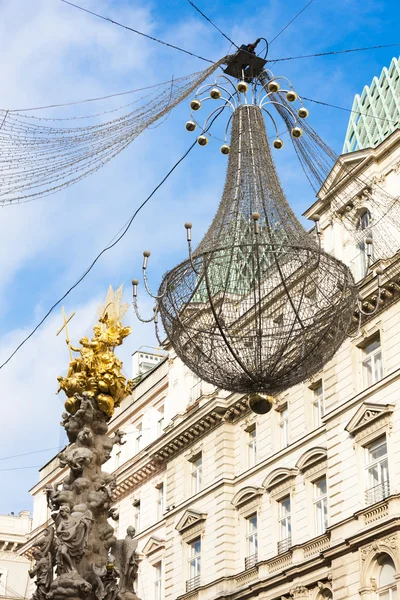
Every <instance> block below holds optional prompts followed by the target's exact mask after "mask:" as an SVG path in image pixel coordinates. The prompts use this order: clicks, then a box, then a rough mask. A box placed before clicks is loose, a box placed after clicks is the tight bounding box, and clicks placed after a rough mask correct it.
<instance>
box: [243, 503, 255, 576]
mask: <svg viewBox="0 0 400 600" xmlns="http://www.w3.org/2000/svg"><path fill="white" fill-rule="evenodd" d="M257 556H258V537H257V513H255V514H254V515H251V516H250V517H247V518H246V559H245V568H246V569H250V568H251V567H254V565H255V564H256V562H257Z"/></svg>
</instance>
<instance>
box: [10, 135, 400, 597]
mask: <svg viewBox="0 0 400 600" xmlns="http://www.w3.org/2000/svg"><path fill="white" fill-rule="evenodd" d="M346 160H349V161H352V166H353V167H354V165H357V164H358V167H357V168H358V171H359V173H361V174H362V175H363V176H365V177H366V178H368V179H372V178H375V180H378V179H379V185H380V186H382V187H383V188H384V189H386V190H387V191H388V192H390V193H391V194H393V195H399V192H400V131H396V132H394V133H393V134H392V135H391V136H390V137H389V138H388V139H386V140H385V141H384V142H383V143H381V144H380V145H379V146H378V147H377V148H374V149H365V150H360V151H358V152H356V153H353V154H351V155H350V154H348V155H346ZM339 171H340V167H339V166H337V167H336V168H335V169H334V170H333V172H332V174H331V176H330V177H331V182H330V180H329V179H328V182H327V185H326V186H324V192H323V193H322V192H321V195H320V198H319V199H318V200H317V202H316V203H315V204H314V205H313V206H312V207H310V209H309V210H308V211H307V212H306V215H307V216H308V217H312V216H313V215H314V214H316V213H318V214H319V215H320V217H321V220H320V224H321V229H322V232H323V244H324V247H325V249H326V250H327V251H328V252H331V253H333V254H335V255H336V256H337V257H339V258H340V259H342V260H343V261H344V262H346V263H347V264H349V265H351V267H352V269H354V273H355V275H356V276H357V273H358V271H357V270H358V269H359V268H360V264H359V262H360V261H362V260H363V257H361V258H358V256H359V254H360V247H359V244H358V245H355V243H354V238H353V237H352V236H351V233H350V231H349V229H346V227H344V226H343V224H342V223H341V221H340V219H334V218H333V217H332V210H331V209H330V196H329V190H330V188H331V185H333V183H334V182H337V176H338V175H339V174H340V173H338V172H339ZM353 172H354V171H353ZM341 177H342V180H341V185H342V186H344V188H346V186H347V185H350V184H349V181H347V177H348V176H343V173H341ZM368 198H369V196H368V197H367V196H364V195H363V189H359V191H358V198H357V202H353V203H352V204H351V205H350V204H349V205H348V206H349V209H348V211H347V212H351V211H352V210H353V209H354V213H355V214H354V219H355V221H356V220H357V219H360V216H361V215H362V214H364V212H363V211H365V210H368V211H370V212H371V213H373V210H374V206H373V203H372V205H371V202H370V200H369V199H368ZM363 203H366V204H365V206H364V204H363ZM397 233H398V242H399V244H398V246H397V247H396V248H393V254H394V256H393V258H392V259H390V260H380V258H379V256H375V258H374V260H375V263H374V264H373V265H372V268H371V270H370V273H369V276H368V278H367V279H366V280H365V282H364V283H363V285H362V290H361V293H362V297H363V303H364V306H365V307H367V308H368V307H374V306H375V304H376V301H377V277H376V275H375V268H376V267H377V266H378V265H379V266H381V267H382V268H383V275H382V284H383V292H382V298H381V301H380V303H379V309H378V311H377V312H376V313H375V314H374V315H373V316H372V317H370V318H368V319H365V320H364V321H363V324H362V327H361V329H360V331H357V318H356V317H355V319H354V329H353V331H352V332H351V335H350V336H349V337H348V339H347V340H346V342H345V343H344V344H343V345H342V347H341V348H340V349H339V351H338V352H337V354H336V355H335V357H334V358H333V360H331V361H330V362H329V363H328V364H327V365H326V366H325V367H324V369H323V371H322V372H321V373H318V374H317V375H316V376H314V377H313V378H312V379H310V380H308V381H305V382H304V383H302V384H301V385H298V386H296V387H295V388H292V389H290V390H288V391H287V392H286V393H284V394H282V395H281V396H280V397H279V398H276V404H275V407H274V410H272V411H271V413H269V414H267V415H263V416H258V415H254V414H252V413H250V411H249V409H248V406H247V403H246V399H245V398H244V397H242V396H241V395H239V394H232V393H228V392H225V391H223V390H219V389H215V388H213V387H212V386H211V385H209V384H204V383H203V382H201V381H199V380H198V379H197V378H196V377H195V376H194V375H193V374H192V373H190V372H189V371H188V369H187V368H186V367H185V366H184V365H183V364H182V362H181V361H180V360H179V359H178V358H177V357H176V356H175V355H174V352H173V351H172V350H171V349H169V350H170V352H169V356H168V357H167V358H165V359H163V360H161V361H160V362H158V363H157V364H156V366H155V367H154V369H153V370H152V371H149V372H148V373H147V374H145V375H144V377H143V379H142V381H141V382H140V384H139V385H138V386H137V387H136V389H135V390H134V394H133V396H132V397H131V398H127V399H126V400H125V401H124V403H123V405H122V406H121V408H120V409H119V410H118V412H117V413H116V415H115V417H114V418H113V420H112V422H111V427H110V433H111V434H112V432H113V431H114V430H115V429H123V430H124V431H125V432H126V440H127V443H126V444H125V445H123V446H121V447H115V448H114V453H113V456H112V458H111V460H110V461H109V463H108V464H107V465H106V467H108V470H110V471H113V472H115V476H116V481H117V487H116V490H115V505H116V506H118V507H119V514H120V517H119V522H118V527H117V529H118V531H117V533H118V536H119V537H123V536H124V535H125V531H126V529H127V527H128V526H129V525H132V524H133V525H134V526H135V527H136V529H137V537H138V540H139V550H140V553H141V558H142V561H141V565H140V570H139V588H138V594H139V596H140V597H141V598H142V599H143V600H163V599H165V600H177V599H179V600H183V599H185V600H186V599H187V600H189V599H191V600H192V599H193V600H197V599H198V600H217V599H221V598H224V599H229V600H240V599H243V600H244V599H253V598H257V599H258V600H284V599H286V600H289V599H292V598H295V599H299V600H300V599H301V600H305V599H310V600H322V599H323V598H334V599H335V600H344V599H349V600H356V599H360V598H362V599H363V600H396V599H397V598H400V461H399V460H398V458H399V456H400V352H399V346H400V255H399V254H397V253H396V252H397V250H398V248H399V247H400V232H397ZM64 473H65V472H62V471H61V470H60V469H59V468H58V466H57V461H56V460H54V461H52V462H50V463H49V464H48V465H46V466H45V467H44V468H43V469H42V471H41V480H40V481H39V482H38V484H37V485H36V486H35V487H34V488H33V490H32V494H33V496H34V514H33V519H34V522H33V533H32V539H31V540H30V542H29V543H28V544H26V546H25V547H24V548H23V549H22V552H24V553H25V554H28V555H29V552H30V548H31V546H32V543H33V541H34V540H35V539H36V538H37V537H38V535H40V532H41V531H42V529H43V527H44V526H45V525H46V522H47V519H48V517H49V514H48V509H47V507H46V500H45V496H44V493H43V488H44V486H45V485H46V484H47V483H54V482H56V481H58V480H61V479H62V477H63V475H64Z"/></svg>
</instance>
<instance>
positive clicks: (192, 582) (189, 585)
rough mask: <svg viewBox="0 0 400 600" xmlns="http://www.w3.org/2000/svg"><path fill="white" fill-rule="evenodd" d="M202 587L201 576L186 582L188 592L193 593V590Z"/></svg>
mask: <svg viewBox="0 0 400 600" xmlns="http://www.w3.org/2000/svg"><path fill="white" fill-rule="evenodd" d="M199 586H200V575H197V576H196V577H193V579H188V580H187V582H186V591H187V592H193V590H195V589H197V588H198V587H199Z"/></svg>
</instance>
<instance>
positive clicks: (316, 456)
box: [296, 446, 328, 473]
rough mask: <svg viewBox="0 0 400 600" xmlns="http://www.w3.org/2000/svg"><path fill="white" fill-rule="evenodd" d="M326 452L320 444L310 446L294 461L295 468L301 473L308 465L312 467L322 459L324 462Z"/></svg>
mask: <svg viewBox="0 0 400 600" xmlns="http://www.w3.org/2000/svg"><path fill="white" fill-rule="evenodd" d="M327 454H328V452H327V449H326V448H323V447H322V446H317V447H316V448H310V449H309V450H307V451H306V452H304V454H302V456H301V457H300V458H299V460H298V461H297V463H296V469H298V470H299V471H300V473H303V472H304V471H306V470H308V469H309V468H310V467H313V466H314V465H316V464H318V463H321V462H322V461H325V462H326V460H327Z"/></svg>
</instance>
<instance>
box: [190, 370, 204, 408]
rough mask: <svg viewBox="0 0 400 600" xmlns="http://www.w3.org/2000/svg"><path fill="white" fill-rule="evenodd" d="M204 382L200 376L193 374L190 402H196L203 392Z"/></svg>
mask: <svg viewBox="0 0 400 600" xmlns="http://www.w3.org/2000/svg"><path fill="white" fill-rule="evenodd" d="M202 388H203V382H202V380H201V379H200V377H197V375H193V379H192V386H191V388H190V397H189V404H193V403H194V402H196V401H197V400H198V399H199V398H200V396H201V395H202V393H203V390H202Z"/></svg>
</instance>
